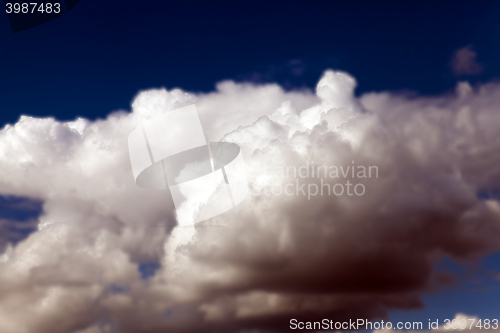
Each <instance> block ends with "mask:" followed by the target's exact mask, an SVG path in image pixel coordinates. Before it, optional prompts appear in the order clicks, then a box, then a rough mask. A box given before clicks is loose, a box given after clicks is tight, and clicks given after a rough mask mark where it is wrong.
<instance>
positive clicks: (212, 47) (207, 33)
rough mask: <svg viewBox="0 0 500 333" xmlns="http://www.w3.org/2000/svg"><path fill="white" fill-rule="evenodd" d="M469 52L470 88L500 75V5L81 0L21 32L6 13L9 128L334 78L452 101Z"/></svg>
mask: <svg viewBox="0 0 500 333" xmlns="http://www.w3.org/2000/svg"><path fill="white" fill-rule="evenodd" d="M467 45H473V47H474V50H475V51H476V52H477V54H478V61H479V62H480V63H481V64H482V65H483V66H484V71H483V73H481V74H480V75H478V76H474V77H464V79H469V80H470V81H471V82H472V83H476V82H488V81H491V80H494V79H495V78H498V77H500V1H475V2H474V1H419V2H407V1H368V2H360V1H303V2H298V1H275V2H270V1H262V2H260V1H233V2H218V1H203V2H201V1H200V2H194V1H165V0H161V1H160V0H141V1H124V0H121V1H118V0H80V3H79V4H78V5H77V6H76V7H75V8H74V9H73V10H71V11H70V12H68V13H67V14H65V15H63V16H61V17H59V18H57V19H55V20H53V21H51V22H48V23H46V24H43V25H40V26H38V27H35V28H32V29H29V30H25V31H21V32H18V33H15V34H14V33H12V32H11V30H10V27H9V25H8V20H7V16H6V15H5V14H0V78H1V79H0V101H1V102H0V123H1V124H2V126H3V124H4V123H6V122H8V123H14V122H16V121H17V119H18V118H19V116H20V115H21V114H27V115H32V116H37V117H46V116H55V117H56V118H57V119H61V120H70V119H74V118H75V117H77V116H83V117H86V118H89V119H95V118H98V117H100V118H103V117H105V116H106V115H107V114H108V113H110V112H111V111H114V110H118V109H125V110H130V102H131V101H132V100H133V98H134V96H135V95H136V94H137V93H138V91H140V90H145V89H149V88H160V87H165V88H167V89H172V88H176V87H178V88H182V89H184V90H187V91H193V92H200V91H201V92H209V91H212V90H213V89H214V87H215V84H216V83H217V82H219V81H221V80H224V79H234V80H237V81H245V80H246V81H254V82H278V83H280V84H281V85H283V86H284V87H285V88H287V89H294V88H301V87H309V88H314V86H315V84H316V83H317V81H318V79H319V77H320V76H321V73H322V72H323V71H324V70H325V69H328V68H332V69H338V70H343V71H347V72H349V73H351V74H352V75H353V76H354V77H355V78H356V79H357V81H358V84H359V85H358V88H357V90H356V93H357V94H360V93H363V92H367V91H381V90H413V91H416V92H418V93H420V94H426V95H429V94H431V95H433V94H440V93H443V92H446V91H449V90H451V89H453V88H454V86H455V84H456V82H457V80H458V79H460V78H457V77H455V76H454V75H453V74H452V73H451V70H450V65H449V63H450V58H451V56H452V54H453V53H454V52H455V51H456V50H457V49H459V48H461V47H464V46H467Z"/></svg>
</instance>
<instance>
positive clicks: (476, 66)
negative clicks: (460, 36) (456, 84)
mask: <svg viewBox="0 0 500 333" xmlns="http://www.w3.org/2000/svg"><path fill="white" fill-rule="evenodd" d="M476 57H477V54H476V52H475V51H474V50H473V49H472V46H471V45H469V46H465V47H463V48H461V49H459V50H457V51H456V52H455V54H454V55H453V57H452V59H451V68H452V70H453V73H454V74H455V75H457V76H461V75H476V74H479V73H481V72H482V71H483V66H481V64H480V63H478V62H477V60H476Z"/></svg>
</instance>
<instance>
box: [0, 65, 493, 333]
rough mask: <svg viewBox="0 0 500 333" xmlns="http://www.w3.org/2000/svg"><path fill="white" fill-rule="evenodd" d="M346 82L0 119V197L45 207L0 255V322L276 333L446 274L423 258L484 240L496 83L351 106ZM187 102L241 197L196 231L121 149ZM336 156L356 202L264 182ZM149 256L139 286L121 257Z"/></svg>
mask: <svg viewBox="0 0 500 333" xmlns="http://www.w3.org/2000/svg"><path fill="white" fill-rule="evenodd" d="M355 85H356V82H355V80H354V79H353V78H352V77H350V76H349V75H347V74H345V73H340V72H332V71H328V72H326V73H325V74H324V76H323V78H322V79H321V80H320V82H319V83H318V86H317V89H316V93H313V92H309V91H299V92H285V91H284V90H283V89H281V88H280V87H279V86H277V85H264V86H255V85H251V84H237V83H234V82H231V81H227V82H223V83H220V84H219V85H218V86H217V91H215V92H213V93H209V94H198V95H196V94H189V93H185V92H182V91H180V90H173V91H166V90H150V91H145V92H142V93H140V94H139V95H138V96H137V97H136V99H135V101H134V102H133V111H132V112H130V113H129V112H116V113H113V114H110V115H109V116H108V117H107V118H106V119H105V120H99V121H94V122H91V121H87V120H84V119H78V120H75V121H74V122H70V123H62V122H58V121H56V120H54V119H36V118H30V117H21V119H20V120H19V121H18V122H17V123H16V124H14V125H8V126H6V127H5V128H4V129H2V130H1V131H0V174H1V177H0V193H2V194H9V195H18V196H26V197H30V198H36V199H40V200H43V201H44V213H43V215H42V216H41V217H40V219H39V230H38V231H37V232H35V233H33V234H31V235H30V236H29V237H28V238H27V239H26V240H24V241H23V242H21V243H20V244H18V245H17V246H15V247H12V246H11V247H9V248H8V249H7V250H6V251H5V253H4V254H3V256H2V263H1V264H0V295H1V300H0V331H1V332H5V333H24V332H26V333H45V332H51V333H57V332H64V333H67V332H79V333H82V332H85V333H89V332H92V333H94V332H96V333H97V332H108V331H109V332H111V331H113V330H115V331H118V332H125V333H127V332H134V333H135V332H164V331H165V330H166V329H167V330H168V329H172V330H174V331H176V332H183V331H185V332H200V331H204V332H209V331H217V332H222V331H228V332H237V331H239V330H242V329H246V328H261V329H269V330H273V331H277V332H279V331H286V330H287V329H288V326H287V323H288V320H289V319H290V318H292V316H293V317H296V318H304V319H305V318H310V319H314V318H323V317H324V316H336V317H337V318H342V317H344V318H349V317H353V318H357V317H362V318H377V317H381V316H385V315H386V313H387V311H389V310H391V309H410V308H416V307H420V306H422V302H421V300H420V298H419V295H420V294H422V293H424V292H428V291H430V290H432V289H433V288H435V286H436V283H437V282H439V281H445V280H447V279H446V278H443V273H437V272H435V271H434V270H433V267H434V265H435V263H436V262H438V261H439V260H440V258H442V257H443V256H444V255H448V256H451V257H455V258H460V259H464V260H467V259H470V260H474V259H477V258H478V257H480V256H481V255H484V254H487V253H490V252H492V251H494V250H496V249H497V247H498V236H499V235H500V224H499V218H500V206H499V204H498V202H497V201H494V200H479V199H478V198H477V193H478V191H488V190H493V189H498V188H499V187H500V172H499V170H498V167H497V166H498V165H499V163H500V155H499V154H498V153H497V152H498V151H500V140H499V139H498V136H497V135H496V134H497V131H498V128H499V127H500V116H499V115H498V111H497V110H498V108H499V106H500V86H498V85H495V84H488V85H484V86H482V87H479V88H478V89H475V90H473V89H472V88H471V87H470V86H469V85H468V84H467V83H461V84H460V85H458V86H457V91H456V93H455V94H449V95H443V96H439V97H433V98H428V97H411V96H404V95H399V94H394V93H389V92H384V93H372V94H365V95H363V96H361V97H359V98H356V97H355V96H354V95H353V90H354V87H355ZM192 103H196V105H197V107H198V110H199V112H200V118H201V121H202V125H203V128H204V130H205V133H206V136H207V139H208V140H211V141H217V140H221V139H222V140H225V141H230V142H235V143H237V144H238V145H240V147H242V151H243V153H244V159H245V161H246V164H247V172H248V177H249V186H250V189H251V192H252V195H251V196H250V197H248V198H247V200H246V201H245V202H244V203H242V204H241V205H240V206H238V207H237V208H236V209H233V210H231V211H229V212H227V213H225V214H223V215H221V216H218V217H216V218H214V219H213V220H211V221H207V223H204V224H201V225H199V227H197V228H196V229H189V228H178V227H175V225H176V222H175V211H174V205H173V203H172V199H171V197H170V196H169V193H168V192H166V191H159V190H146V189H142V188H139V187H137V186H136V185H135V184H134V180H133V177H132V172H131V166H130V162H129V156H128V150H127V137H128V134H129V133H130V131H131V130H132V129H133V128H135V127H136V126H137V125H138V124H139V123H140V122H141V121H143V120H145V119H151V118H154V117H155V116H157V115H159V114H162V113H163V112H167V111H169V110H173V109H175V108H178V107H182V106H185V105H188V104H192ZM353 161H354V164H355V165H372V166H377V167H378V171H379V177H378V178H369V179H363V180H362V182H363V184H364V185H365V187H366V193H365V195H363V196H356V195H354V196H348V195H342V196H332V195H330V196H326V195H324V196H319V195H317V196H314V197H312V198H310V200H309V199H308V198H307V196H303V195H293V196H287V195H272V194H269V192H267V191H266V189H268V188H269V187H268V185H270V184H282V185H284V184H288V183H289V182H292V181H295V179H289V178H287V177H276V175H273V173H272V172H271V173H270V172H269V170H273V169H272V168H276V167H283V166H295V167H297V168H299V167H301V166H303V165H307V164H311V163H313V162H314V164H315V165H323V166H351V165H353ZM269 167H272V168H271V169H270V168H269ZM274 170H275V169H274ZM347 180H350V181H353V182H358V181H360V180H359V179H358V180H356V179H355V178H352V177H349V176H348V179H347ZM300 181H301V182H305V183H306V186H307V183H314V182H319V181H320V180H319V179H300ZM324 181H325V182H328V183H329V184H330V185H333V184H335V183H344V182H345V181H346V179H331V178H328V179H325V180H324ZM155 261H156V262H160V263H161V268H160V269H159V271H158V272H157V274H156V275H155V276H154V277H153V278H151V279H149V280H147V281H146V280H144V279H141V275H140V273H139V271H138V264H139V263H142V262H155Z"/></svg>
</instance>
